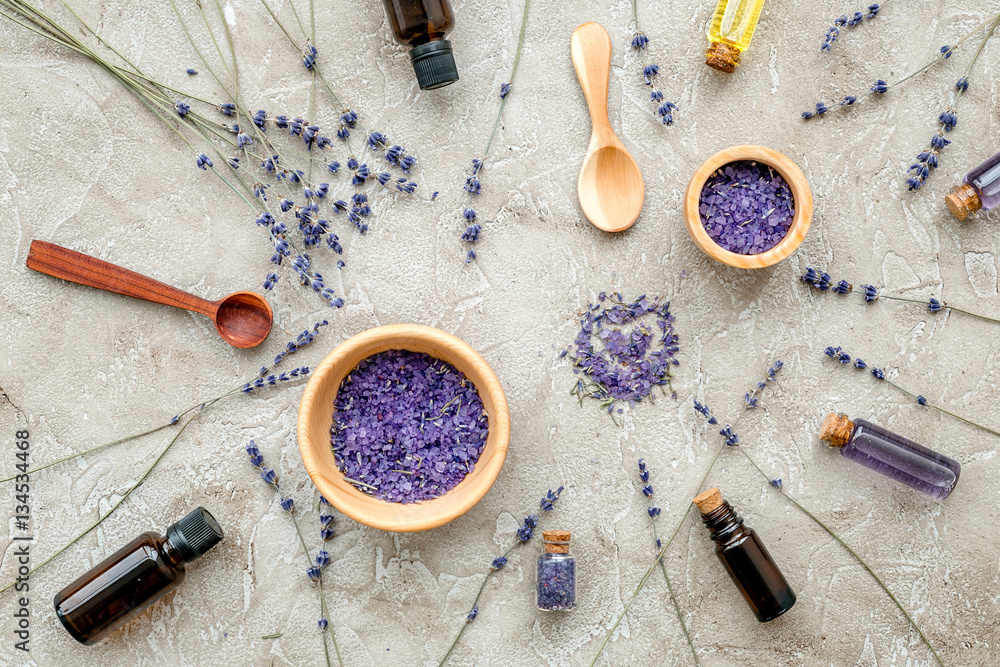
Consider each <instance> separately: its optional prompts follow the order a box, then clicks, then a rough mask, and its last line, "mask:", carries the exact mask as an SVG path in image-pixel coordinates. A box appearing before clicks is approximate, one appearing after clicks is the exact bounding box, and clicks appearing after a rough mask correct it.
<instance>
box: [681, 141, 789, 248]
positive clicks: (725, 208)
mask: <svg viewBox="0 0 1000 667" xmlns="http://www.w3.org/2000/svg"><path fill="white" fill-rule="evenodd" d="M698 211H699V213H700V214H701V222H702V225H704V227H705V231H706V232H708V235H709V236H710V237H712V240H713V241H715V242H716V243H718V244H719V247H721V248H723V249H724V250H728V251H730V252H735V253H738V254H741V255H757V254H760V253H762V252H766V251H768V250H770V249H771V248H773V247H774V246H776V245H777V244H778V242H780V241H781V239H783V238H785V235H786V234H787V233H788V229H789V227H791V225H792V217H793V216H794V215H795V201H794V199H793V198H792V191H791V190H790V189H789V187H788V184H787V183H785V179H784V178H782V177H781V174H779V173H777V172H775V171H774V170H773V169H771V167H768V166H767V165H764V164H761V163H758V162H750V161H746V160H744V161H741V162H732V163H730V164H727V165H726V166H724V167H721V168H720V169H718V170H716V172H715V173H714V174H712V175H711V176H710V177H709V178H708V180H707V181H706V182H705V185H704V187H703V188H702V190H701V199H700V200H699V205H698Z"/></svg>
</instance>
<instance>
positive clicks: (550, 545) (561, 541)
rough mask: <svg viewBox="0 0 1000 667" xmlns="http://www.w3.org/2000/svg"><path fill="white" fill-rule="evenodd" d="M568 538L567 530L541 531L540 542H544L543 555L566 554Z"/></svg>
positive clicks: (567, 551)
mask: <svg viewBox="0 0 1000 667" xmlns="http://www.w3.org/2000/svg"><path fill="white" fill-rule="evenodd" d="M569 536H570V532H569V531H568V530H543V531H542V540H543V541H544V542H545V553H548V554H568V553H569Z"/></svg>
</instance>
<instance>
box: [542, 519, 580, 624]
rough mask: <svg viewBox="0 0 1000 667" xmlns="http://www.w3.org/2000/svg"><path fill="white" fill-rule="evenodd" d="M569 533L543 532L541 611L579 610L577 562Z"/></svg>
mask: <svg viewBox="0 0 1000 667" xmlns="http://www.w3.org/2000/svg"><path fill="white" fill-rule="evenodd" d="M569 538H570V532H569V531H568V530H543V531H542V540H543V542H544V544H545V553H543V554H542V555H541V556H539V557H538V591H537V597H536V601H537V604H538V608H539V609H541V610H542V611H570V610H571V609H574V608H575V607H576V559H574V558H573V557H572V556H570V555H569Z"/></svg>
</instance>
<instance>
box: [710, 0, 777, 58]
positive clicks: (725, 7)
mask: <svg viewBox="0 0 1000 667" xmlns="http://www.w3.org/2000/svg"><path fill="white" fill-rule="evenodd" d="M763 7H764V0H719V4H718V5H716V7H715V13H714V14H713V15H712V21H711V22H710V23H709V24H708V30H707V31H706V32H707V35H708V41H709V46H708V51H706V52H705V64H706V65H708V66H709V67H711V68H713V69H717V70H719V71H720V72H725V73H727V74H732V73H733V72H734V71H736V67H737V66H738V65H739V64H740V53H742V52H743V51H746V50H747V47H749V46H750V40H751V39H753V32H754V29H755V28H756V27H757V19H759V18H760V10H761V9H762V8H763Z"/></svg>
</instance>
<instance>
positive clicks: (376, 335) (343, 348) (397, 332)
mask: <svg viewBox="0 0 1000 667" xmlns="http://www.w3.org/2000/svg"><path fill="white" fill-rule="evenodd" d="M400 349H402V350H410V351H412V352H423V353H425V354H429V355H430V356H432V357H435V358H437V359H441V360H442V361H446V362H448V363H449V364H451V365H452V366H454V367H455V368H457V369H458V370H460V371H461V372H462V373H464V374H465V377H467V378H468V379H469V380H471V381H472V382H473V384H475V386H476V389H477V390H478V391H479V397H480V398H481V399H482V401H483V408H484V409H485V410H486V414H487V415H488V417H489V433H488V435H487V437H486V447H485V448H484V449H483V453H482V454H481V455H480V457H479V461H478V462H477V463H476V467H475V468H474V469H473V470H472V472H470V473H469V474H468V475H466V477H465V479H463V480H462V481H461V482H460V483H459V484H458V485H457V486H456V487H455V488H453V489H452V490H451V491H449V492H448V493H446V494H445V495H443V496H440V497H438V498H434V499H433V500H425V501H422V502H418V503H409V504H403V503H391V502H387V501H385V500H380V499H378V498H375V497H373V496H369V495H368V494H366V493H362V492H361V491H359V490H358V489H357V488H355V487H354V486H352V485H351V484H349V483H348V482H345V481H344V476H343V474H342V473H341V472H340V470H339V469H338V468H337V463H336V461H335V460H334V456H333V450H332V449H331V447H330V427H331V426H332V425H333V404H334V400H335V399H336V397H337V390H338V389H340V383H341V381H342V380H343V379H344V377H345V376H347V374H348V373H350V372H351V371H352V370H354V367H355V366H357V365H358V363H359V362H360V361H361V360H362V359H365V358H367V357H370V356H371V355H373V354H376V353H378V352H384V351H385V350H400ZM298 437H299V452H300V453H301V455H302V463H303V464H304V465H305V467H306V470H307V471H308V472H309V476H310V477H311V478H312V481H313V483H314V484H315V485H316V487H317V488H318V489H319V490H320V493H322V494H323V497H325V498H326V499H327V500H329V501H330V503H331V504H332V505H333V506H334V507H336V508H337V509H338V510H340V511H341V512H343V513H344V514H346V515H347V516H349V517H351V518H352V519H354V520H355V521H359V522H361V523H363V524H365V525H366V526H371V527H372V528H379V529H381V530H388V531H392V532H397V533H406V532H416V531H421V530H429V529H431V528H437V527H438V526H441V525H443V524H446V523H448V522H449V521H452V520H453V519H456V518H458V517H460V516H462V515H463V514H465V513H466V512H467V511H469V510H470V509H471V508H472V507H473V506H474V505H475V504H476V503H478V502H479V500H480V499H481V498H482V497H483V496H484V495H486V492H487V491H489V490H490V487H492V486H493V482H495V481H496V478H497V475H499V474H500V468H501V467H503V462H504V459H505V458H506V457H507V447H508V446H509V445H510V410H509V408H508V407H507V397H506V396H505V395H504V393H503V387H501V386H500V380H499V379H497V376H496V373H494V372H493V369H492V368H490V366H489V364H488V363H486V360H485V359H483V357H482V356H481V355H480V354H479V353H478V352H476V351H475V350H474V349H472V348H471V347H470V346H469V345H468V344H467V343H465V342H464V341H462V340H461V339H459V338H456V337H455V336H452V335H451V334H449V333H445V332H444V331H441V330H439V329H433V328H431V327H425V326H421V325H418V324H390V325H387V326H382V327H376V328H375V329H369V330H368V331H365V332H362V333H360V334H358V335H356V336H353V337H352V338H349V339H347V340H346V341H344V342H343V343H341V344H340V345H339V346H338V347H337V348H336V349H335V350H334V351H333V352H331V353H330V354H329V355H327V357H326V359H324V360H323V361H322V362H321V363H320V365H319V366H318V367H317V368H316V370H315V371H314V372H313V375H312V378H311V379H310V380H309V384H308V385H306V390H305V392H304V393H303V395H302V403H301V404H300V405H299V421H298Z"/></svg>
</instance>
